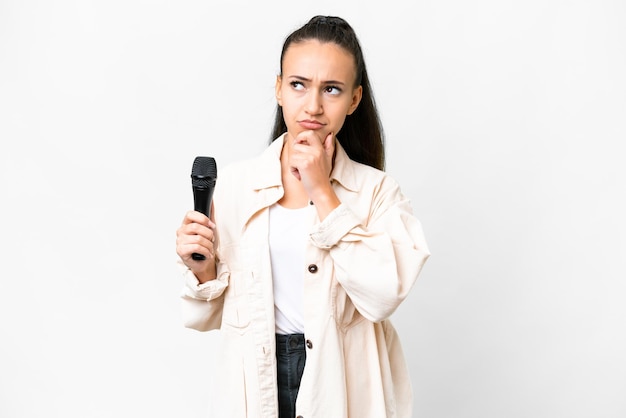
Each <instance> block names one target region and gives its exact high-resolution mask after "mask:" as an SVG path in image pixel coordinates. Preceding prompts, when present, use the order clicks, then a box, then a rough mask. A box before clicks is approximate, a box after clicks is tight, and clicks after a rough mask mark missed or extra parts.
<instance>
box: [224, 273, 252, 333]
mask: <svg viewBox="0 0 626 418" xmlns="http://www.w3.org/2000/svg"><path fill="white" fill-rule="evenodd" d="M251 280H252V273H251V272H231V274H230V281H229V284H228V287H227V288H226V291H225V294H224V310H223V312H222V327H225V328H231V329H234V330H235V331H237V332H239V333H240V334H243V333H244V332H245V331H246V328H247V327H248V325H250V310H249V304H248V294H247V291H246V290H247V288H248V284H249V283H250V281H251Z"/></svg>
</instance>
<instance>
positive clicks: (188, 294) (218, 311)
mask: <svg viewBox="0 0 626 418" xmlns="http://www.w3.org/2000/svg"><path fill="white" fill-rule="evenodd" d="M177 263H178V265H179V267H180V269H181V270H182V273H183V278H184V281H185V284H184V286H183V289H182V291H181V295H180V296H181V298H182V300H181V315H182V319H183V324H184V326H185V327H187V328H192V329H195V330H198V331H209V330H212V329H217V328H219V327H220V325H221V323H222V310H223V308H224V290H225V289H226V287H227V286H228V274H218V277H217V278H216V279H215V280H210V281H208V282H206V283H202V284H201V283H200V282H198V279H197V278H196V276H195V275H194V274H193V272H192V271H191V270H189V269H188V268H187V266H185V265H184V264H183V263H182V261H180V260H179V261H178V262H177Z"/></svg>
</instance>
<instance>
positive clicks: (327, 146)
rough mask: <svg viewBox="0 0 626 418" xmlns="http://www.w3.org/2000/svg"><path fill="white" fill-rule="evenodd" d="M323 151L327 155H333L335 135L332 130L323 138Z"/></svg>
mask: <svg viewBox="0 0 626 418" xmlns="http://www.w3.org/2000/svg"><path fill="white" fill-rule="evenodd" d="M324 151H325V152H326V154H327V155H333V154H334V152H335V137H334V136H333V133H332V132H329V133H328V135H326V138H324Z"/></svg>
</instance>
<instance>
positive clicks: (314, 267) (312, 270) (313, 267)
mask: <svg viewBox="0 0 626 418" xmlns="http://www.w3.org/2000/svg"><path fill="white" fill-rule="evenodd" d="M308 269H309V273H313V274H315V273H317V265H315V264H309V267H308Z"/></svg>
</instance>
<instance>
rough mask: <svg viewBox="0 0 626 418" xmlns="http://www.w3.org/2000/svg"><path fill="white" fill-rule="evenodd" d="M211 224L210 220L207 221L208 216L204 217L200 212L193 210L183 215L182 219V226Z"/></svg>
mask: <svg viewBox="0 0 626 418" xmlns="http://www.w3.org/2000/svg"><path fill="white" fill-rule="evenodd" d="M210 222H211V220H210V219H209V217H208V216H206V215H205V214H204V213H202V212H198V211H195V210H190V211H189V212H187V213H186V214H185V218H184V219H183V225H187V224H191V223H198V224H202V225H207V226H208V225H209V224H210Z"/></svg>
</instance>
